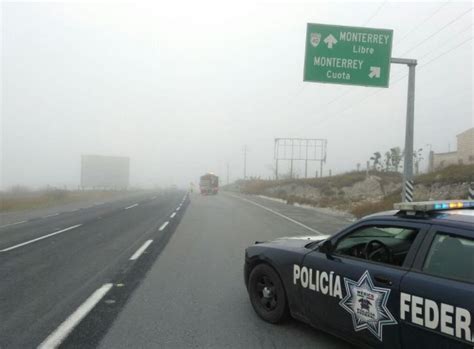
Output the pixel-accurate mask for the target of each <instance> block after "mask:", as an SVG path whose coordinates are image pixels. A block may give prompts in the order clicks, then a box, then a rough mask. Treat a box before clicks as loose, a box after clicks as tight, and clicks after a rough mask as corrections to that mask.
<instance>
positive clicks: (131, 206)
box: [124, 204, 138, 210]
mask: <svg viewBox="0 0 474 349" xmlns="http://www.w3.org/2000/svg"><path fill="white" fill-rule="evenodd" d="M137 206H138V204H133V205H130V206H127V207H125V208H124V210H129V209H131V208H134V207H137Z"/></svg>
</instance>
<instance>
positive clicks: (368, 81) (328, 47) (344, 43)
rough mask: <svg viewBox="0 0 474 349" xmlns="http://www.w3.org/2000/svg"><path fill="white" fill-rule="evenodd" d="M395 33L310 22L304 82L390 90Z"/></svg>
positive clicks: (307, 34)
mask: <svg viewBox="0 0 474 349" xmlns="http://www.w3.org/2000/svg"><path fill="white" fill-rule="evenodd" d="M392 38H393V30H389V29H372V28H362V27H344V26H339V25H326V24H314V23H308V27H307V31H306V53H305V59H304V78H303V80H304V81H312V82H325V83H332V84H345V85H359V86H374V87H388V82H389V79H390V58H391V56H392Z"/></svg>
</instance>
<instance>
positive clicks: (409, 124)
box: [390, 58, 417, 202]
mask: <svg viewBox="0 0 474 349" xmlns="http://www.w3.org/2000/svg"><path fill="white" fill-rule="evenodd" d="M390 62H391V63H395V64H406V65H408V93H407V121H406V128H405V154H404V155H405V156H404V162H403V198H402V200H403V201H404V202H411V201H413V189H414V184H413V138H414V137H413V135H414V120H415V69H416V64H417V61H416V59H405V58H392V59H391V60H390Z"/></svg>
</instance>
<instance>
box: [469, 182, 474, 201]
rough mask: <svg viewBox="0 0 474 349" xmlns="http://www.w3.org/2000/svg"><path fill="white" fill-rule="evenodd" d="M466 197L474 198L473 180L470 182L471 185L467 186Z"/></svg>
mask: <svg viewBox="0 0 474 349" xmlns="http://www.w3.org/2000/svg"><path fill="white" fill-rule="evenodd" d="M468 198H469V200H474V182H471V185H470V186H469V195H468Z"/></svg>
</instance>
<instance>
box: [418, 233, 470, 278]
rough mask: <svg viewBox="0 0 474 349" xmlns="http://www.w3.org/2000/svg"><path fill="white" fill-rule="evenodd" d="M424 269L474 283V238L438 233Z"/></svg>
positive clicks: (434, 273)
mask: <svg viewBox="0 0 474 349" xmlns="http://www.w3.org/2000/svg"><path fill="white" fill-rule="evenodd" d="M423 271H425V272H427V273H429V274H432V275H436V276H441V277H447V278H450V279H457V280H461V281H467V282H471V283H474V239H469V238H466V237H461V236H456V235H452V234H447V233H442V232H440V233H437V234H436V235H435V238H434V240H433V243H432V244H431V247H430V250H429V252H428V255H427V257H426V260H425V263H424V266H423Z"/></svg>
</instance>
